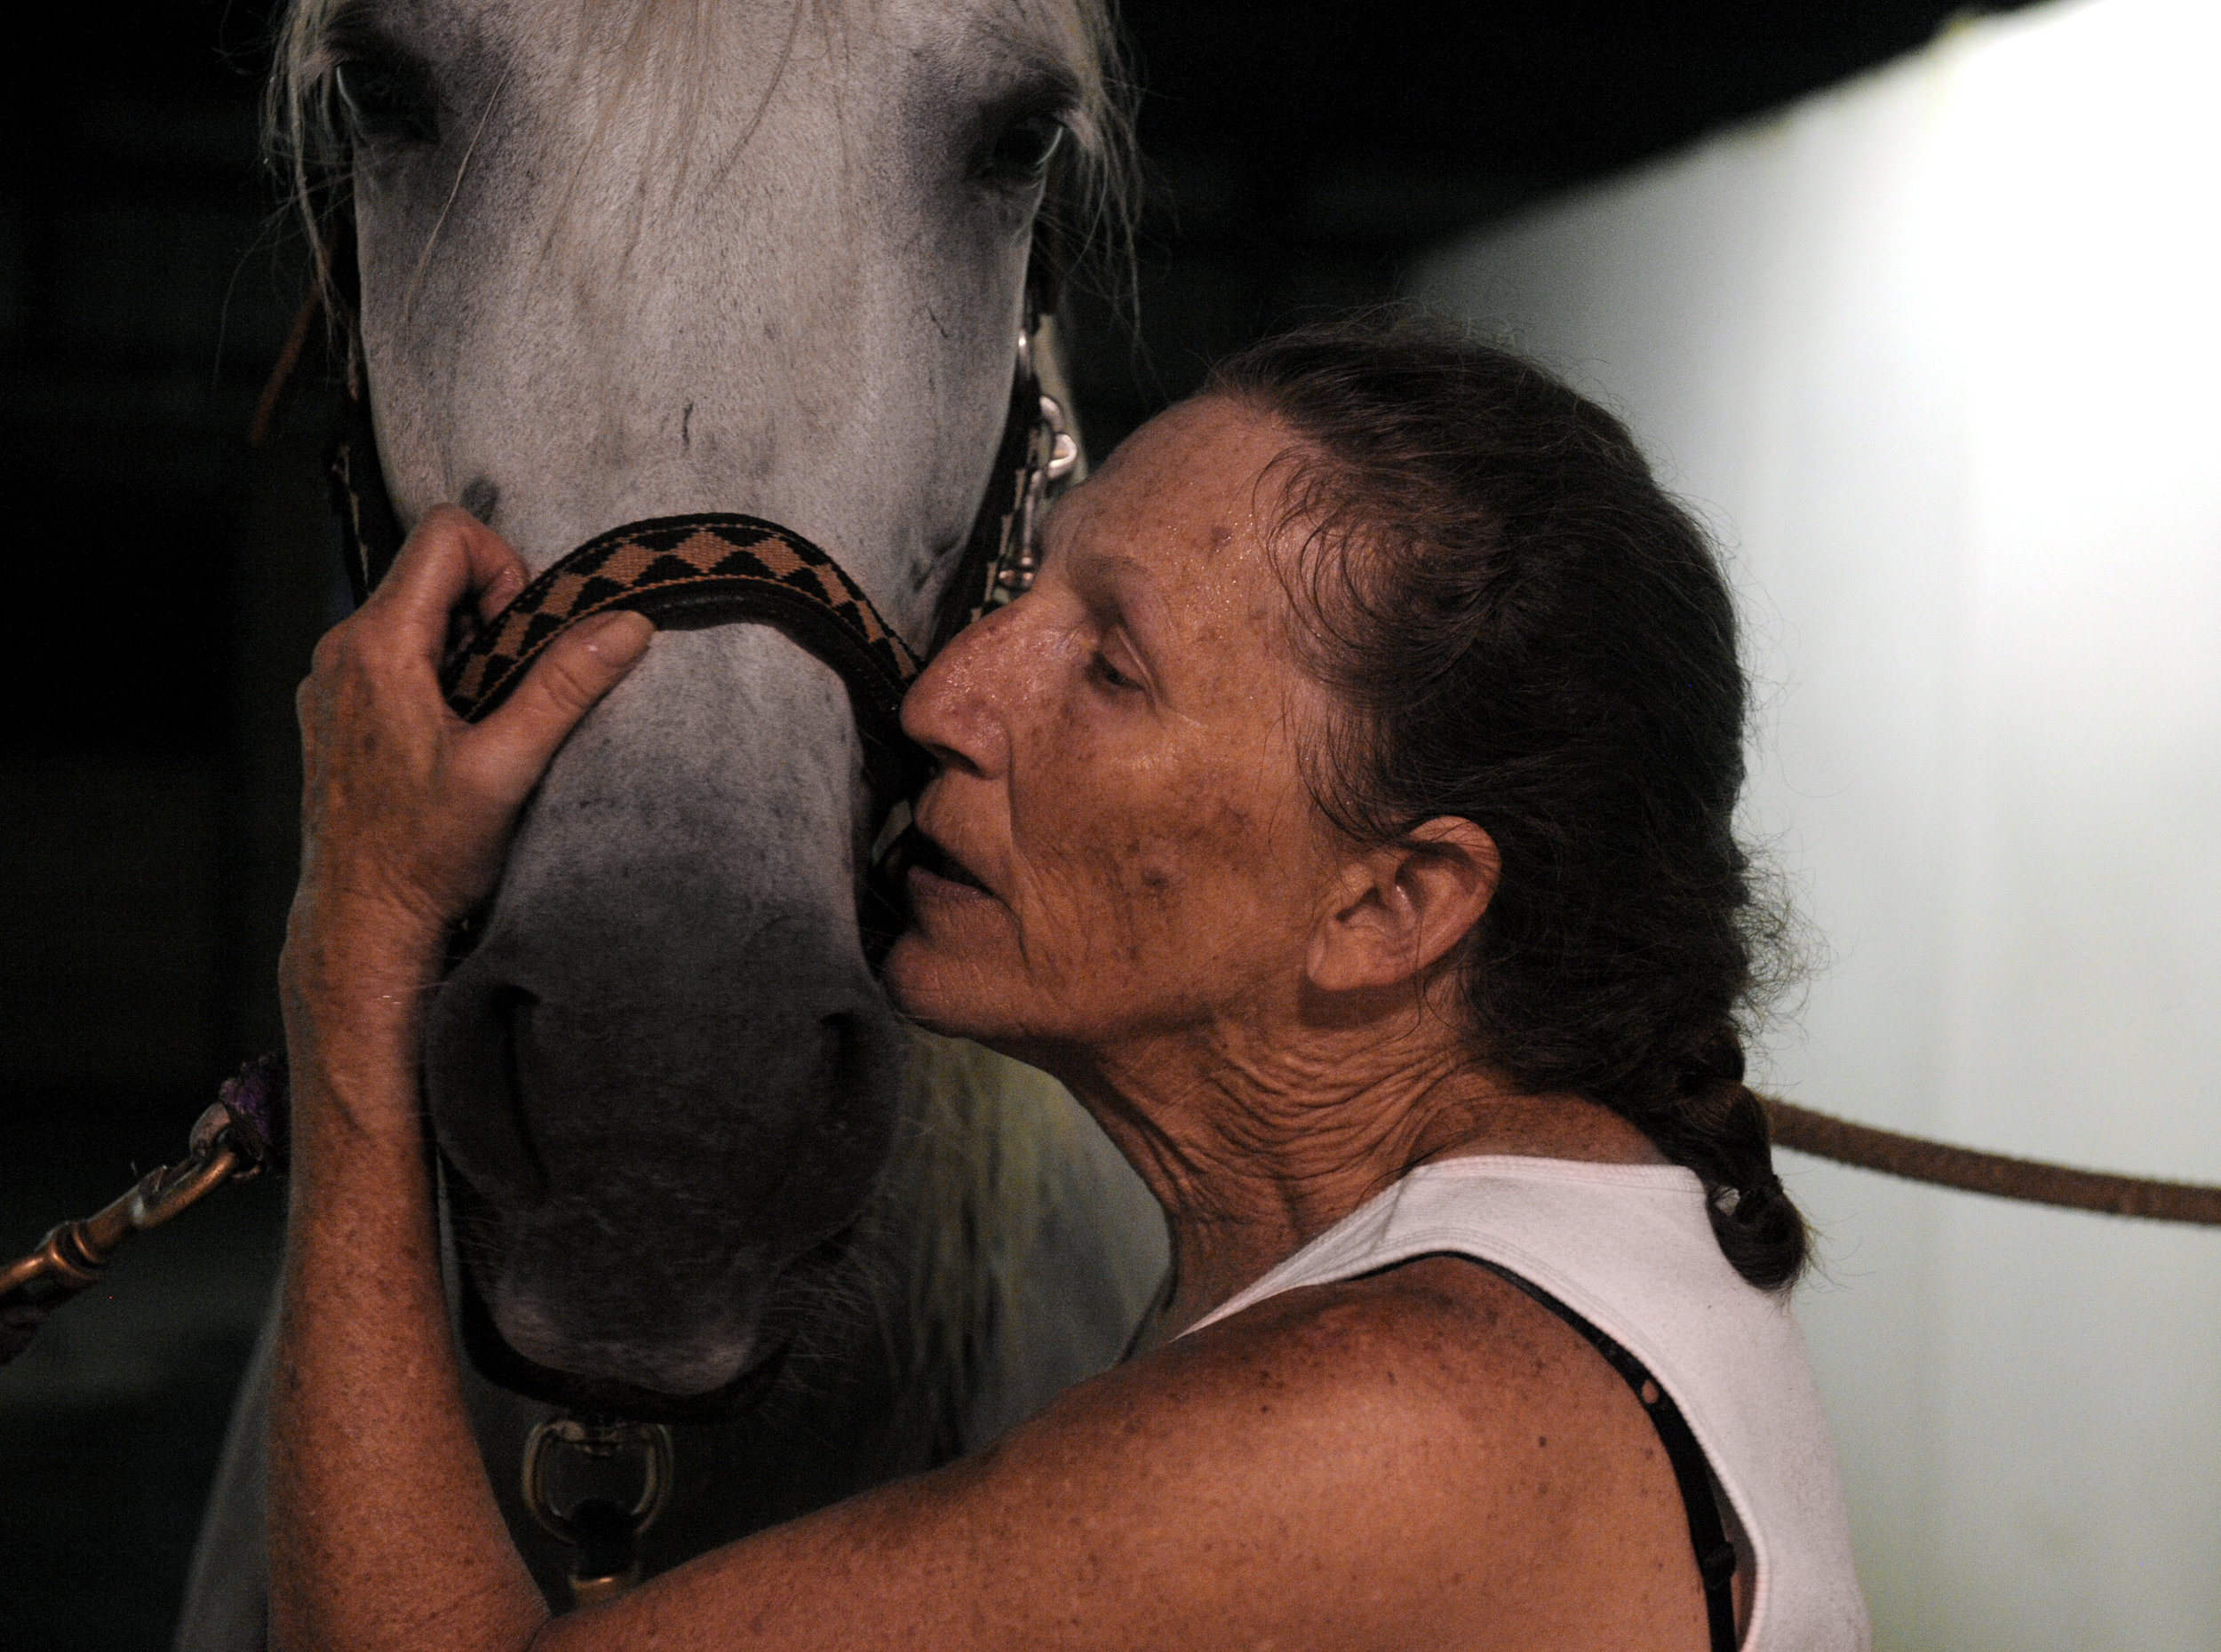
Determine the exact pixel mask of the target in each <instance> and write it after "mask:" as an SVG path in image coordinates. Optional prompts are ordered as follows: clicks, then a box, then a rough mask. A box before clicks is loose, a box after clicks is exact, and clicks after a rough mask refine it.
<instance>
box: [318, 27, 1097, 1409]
mask: <svg viewBox="0 0 2221 1652" xmlns="http://www.w3.org/2000/svg"><path fill="white" fill-rule="evenodd" d="M1105 40H1106V21H1105V19H1104V17H1103V14H1102V12H1100V11H1099V10H1098V9H1096V0H869V3H865V0H852V3H851V4H845V5H844V4H837V3H835V0H822V3H821V0H755V3H751V4H729V3H725V4H720V3H717V0H622V3H621V4H586V3H585V0H503V3H497V0H299V4H297V6H296V9H295V11H294V12H292V13H291V16H290V18H289V20H288V23H287V26H286V32H285V35H284V36H283V53H282V62H281V72H280V74H279V75H278V77H277V80H276V82H275V93H274V96H275V99H277V100H278V102H277V107H276V111H275V112H276V115H277V124H278V126H279V128H280V130H281V131H285V132H289V133H290V134H291V137H292V139H293V140H294V147H295V149H296V152H297V153H298V154H299V155H301V156H302V157H303V159H302V162H301V170H300V171H299V182H300V183H301V185H302V187H303V189H304V192H305V193H306V195H309V196H311V197H314V195H316V193H317V192H318V190H319V189H320V188H330V189H331V190H333V191H334V194H333V195H332V196H331V197H330V199H331V200H332V202H334V203H336V206H337V209H338V212H339V213H340V215H341V221H342V222H343V224H345V225H346V226H347V227H350V228H351V236H349V237H347V238H346V239H335V240H333V241H331V242H328V243H327V244H330V245H334V246H338V247H340V248H342V249H343V250H344V248H345V247H346V245H347V244H348V243H349V242H350V241H351V244H352V247H353V251H354V258H353V264H354V268H353V269H352V270H350V269H348V268H346V267H344V264H345V260H344V259H342V260H340V261H339V263H338V266H336V267H334V268H333V269H332V271H331V274H332V278H333V280H334V282H335V284H336V285H337V286H338V287H339V288H340V289H341V290H342V293H343V297H346V296H351V297H352V299H353V302H352V305H351V306H349V308H350V313H351V318H352V320H351V325H352V328H353V332H352V335H351V344H352V347H353V349H354V364H355V368H356V370H358V371H359V373H360V374H361V375H362V377H363V379H364V380H365V381H366V382H367V385H368V390H369V393H370V401H371V404H372V407H373V409H374V412H375V421H376V430H377V445H378V457H379V460H380V464H381V466H382V469H383V473H384V476H385V479H386V484H387V488H388V490H389V492H390V494H391V496H392V500H393V503H394V509H395V511H396V512H397V514H398V516H399V518H400V520H401V521H402V524H403V525H404V526H405V525H406V524H408V523H410V522H413V521H414V520H415V519H416V518H417V517H418V516H419V515H421V514H422V512H425V511H426V510H427V509H428V508H429V507H431V506H432V505H434V504H437V503H440V502H442V501H446V500H456V501H459V502H461V503H462V504H465V505H466V506H467V507H468V508H470V509H471V510H473V511H474V512H476V513H477V514H478V515H480V516H481V517H482V518H484V519H485V520H488V521H490V523H492V525H493V526H495V527H496V528H498V529H499V530H500V531H501V532H502V533H503V534H504V535H505V536H507V537H508V538H509V539H510V540H511V542H512V543H513V544H516V546H517V547H518V549H519V550H520V551H521V552H522V554H523V555H524V558H525V560H526V561H527V563H528V564H529V566H530V567H531V568H533V570H534V571H535V572H537V571H538V570H540V569H541V568H545V567H546V566H547V565H549V564H550V563H552V562H553V561H554V560H557V559H558V558H560V557H561V556H562V555H563V553H565V552H567V551H569V549H571V548H572V547H573V546H574V545H577V544H580V543H581V542H583V541H585V540H586V539H587V538H589V537H591V536H593V535H595V534H597V533H600V532H601V531H603V530H605V529H608V528H612V527H614V526H617V524H620V523H624V522H628V521H632V520H637V519H641V518H646V517H653V516H664V515H671V514H676V513H681V512H712V511H715V512H748V513H752V514H753V515H756V516H760V517H766V518H769V519H772V520H776V521H777V522H779V523H781V524H784V525H785V526H786V527H788V528H792V529H794V530H796V531H797V532H799V533H800V534H801V535H803V536H806V537H807V538H808V539H810V540H812V541H814V542H815V543H816V544H818V545H821V546H823V547H824V548H825V549H826V550H828V551H830V552H832V554H833V555H834V556H835V557H836V558H837V559H838V560H839V561H840V564H841V565H842V566H843V567H844V568H846V569H847V570H848V573H849V574H850V575H851V576H853V577H854V578H855V579H856V581H857V582H858V583H859V584H861V585H862V586H863V587H864V590H865V591H866V592H868V594H869V595H870V597H871V599H872V601H873V603H874V604H875V605H876V606H877V607H878V608H879V609H880V612H881V613H882V614H883V615H885V616H887V618H888V620H889V621H890V622H891V623H893V624H894V625H895V627H896V629H897V630H899V631H902V632H903V633H904V636H905V637H906V638H907V639H909V640H910V642H911V644H912V645H913V646H916V647H920V648H922V647H924V646H925V645H926V644H927V642H928V640H929V632H930V631H931V629H932V624H933V616H934V615H935V610H936V606H937V604H938V603H939V602H940V600H942V598H943V593H944V588H945V587H946V585H947V584H948V581H949V579H950V576H951V571H952V569H953V568H954V567H955V565H956V563H957V562H958V561H959V551H960V549H961V547H962V546H963V544H964V543H965V542H966V540H967V537H968V536H969V534H970V532H971V529H972V525H973V520H974V517H975V512H977V511H978V509H979V508H980V505H981V498H982V494H983V490H984V489H985V488H986V485H987V482H988V479H989V475H990V473H991V469H992V467H993V465H994V463H995V456H996V452H997V449H998V445H999V441H1000V440H1001V437H1002V434H1003V428H1004V421H1005V414H1006V410H1007V408H1008V407H1009V405H1010V397H1011V385H1012V374H1013V370H1014V363H1015V347H1016V344H1017V341H1018V338H1019V334H1020V331H1021V329H1022V327H1023V314H1024V309H1025V305H1026V297H1025V295H1026V289H1027V282H1028V279H1029V258H1030V252H1031V250H1033V248H1034V246H1035V242H1036V239H1037V230H1038V228H1039V224H1040V215H1041V211H1042V205H1043V201H1044V196H1045V194H1047V193H1049V192H1052V191H1058V190H1071V189H1074V188H1075V181H1076V180H1080V179H1085V178H1086V177H1087V175H1088V173H1089V171H1090V169H1091V168H1094V167H1096V166H1098V165H1100V163H1102V161H1103V157H1104V155H1106V153H1107V152H1108V150H1109V148H1110V146H1111V145H1112V143H1113V141H1114V138H1115V122H1114V119H1113V113H1112V110H1111V107H1110V99H1109V95H1108V93H1107V92H1106V82H1105V76H1104V72H1103V62H1104V57H1103V53H1104V47H1105ZM320 157H321V161H322V167H323V170H322V171H320V170H319V159H320ZM1035 276H1036V278H1037V279H1038V277H1039V268H1038V259H1037V260H1036V268H1035ZM358 277H359V280H358ZM350 284H353V285H354V292H353V293H352V295H347V294H346V288H347V287H348V286H349V285H350ZM863 755H864V754H863V751H862V748H861V746H860V743H859V737H858V735H857V733H856V728H855V727H854V724H853V722H852V719H851V715H850V709H849V703H848V696H847V692H846V690H845V688H844V686H843V683H842V681H841V679H840V678H839V677H838V676H837V675H836V674H835V673H834V671H832V670H831V669H830V668H829V667H827V666H826V665H825V664H824V663H821V662H820V661H819V660H818V659H816V658H815V657H813V656H812V655H810V654H808V653H807V652H805V651H804V650H803V649H802V648H801V647H798V646H797V645H796V644H795V643H794V642H793V641H792V640H790V639H789V638H788V637H786V636H785V635H784V634H782V633H781V632H780V631H776V630H771V629H768V628H766V627H764V626H761V625H752V624H748V625H728V626H722V627H719V628H716V629H704V630H691V631H689V630H667V631H664V632H663V633H661V634H659V635H658V637H657V640H656V642H655V644H654V647H652V649H651V651H650V653H649V656H648V658H647V659H646V660H645V661H644V662H643V663H642V664H641V666H640V668H639V669H638V670H637V671H635V672H634V673H633V676H632V677H631V678H630V679H628V680H627V681H626V682H625V684H624V685H623V687H620V688H619V689H618V690H617V692H616V693H615V694H614V695H611V696H610V697H609V700H608V701H607V702H606V703H604V704H602V705H601V707H600V708H598V709H597V710H596V711H594V712H593V715H592V716H591V717H590V718H589V719H587V720H586V722H585V724H584V725H583V726H582V727H580V728H579V730H578V731H577V734H576V735H574V736H573V738H572V739H571V741H570V743H569V745H568V746H567V747H566V748H565V749H564V751H563V752H562V754H561V757H560V758H558V759H557V761H556V763H555V766H554V767H553V770H552V771H551V772H550V773H549V774H548V776H547V778H546V780H545V783H544V784H543V785H542V787H541V788H540V790H539V792H538V794H537V797H536V798H534V800H533V802H532V803H531V805H530V806H529V809H528V810H527V812H526V814H525V816H524V818H523V820H522V822H521V826H520V829H519V830H518V834H517V837H516V840H515V844H514V846H513V850H512V852H511V854H510V858H509V862H508V865H507V869H506V871H505V876H504V878H503V880H502V883H501V886H500V887H499V889H498V893H497V894H496V896H495V898H494V900H493V901H492V903H491V905H490V909H488V910H487V911H486V913H485V914H483V916H482V919H481V921H480V922H479V924H478V925H477V927H476V941H475V944H474V947H473V948H472V949H471V950H470V951H469V952H468V954H467V956H466V957H465V958H464V959H463V961H462V962H461V963H460V964H459V965H458V966H457V967H456V968H455V969H454V971H453V972H452V973H451V974H450V976H449V978H448V979H447V981H446V982H445V984H444V986H443V987H442V989H441V991H440V993H439V996H438V998H437V1000H436V1002H435V1003H434V1006H433V1009H432V1013H431V1016H430V1025H429V1033H428V1038H427V1047H426V1092H427V1095H428V1099H429V1105H430V1108H431V1114H432V1117H433V1121H434V1129H435V1132H436V1134H437V1137H438V1140H439V1144H440V1147H441V1148H442V1156H443V1159H444V1164H445V1165H446V1168H447V1182H446V1185H447V1189H448V1193H449V1195H450V1198H449V1209H450V1218H451V1221H452V1224H453V1234H454V1240H455V1251H456V1254H457V1256H458V1259H459V1262H460V1265H461V1268H462V1271H463V1273H464V1275H465V1276H466V1282H467V1283H468V1286H469V1287H470V1292H469V1294H470V1295H471V1296H472V1297H473V1298H474V1299H475V1300H476V1301H478V1302H482V1305H483V1309H484V1311H485V1313H486V1314H487V1315H488V1316H490V1323H491V1325H492V1326H493V1327H494V1328H495V1329H496V1330H498V1342H499V1343H500V1344H503V1345H505V1346H506V1348H507V1349H508V1350H511V1351H513V1353H514V1354H521V1355H522V1356H523V1358H524V1361H525V1362H529V1366H528V1369H529V1367H533V1366H536V1367H538V1368H541V1370H540V1371H539V1373H538V1375H539V1376H540V1377H542V1378H548V1379H549V1380H551V1381H553V1380H554V1378H553V1377H551V1376H550V1374H552V1373H560V1374H562V1384H563V1385H564V1386H565V1391H566V1392H567V1393H569V1394H571V1395H572V1396H573V1397H574V1398H578V1399H582V1400H584V1401H587V1402H593V1403H596V1404H600V1405H604V1406H609V1407H615V1408H619V1409H630V1410H635V1411H639V1412H646V1411H651V1410H654V1409H655V1406H656V1404H657V1402H658V1400H659V1399H662V1400H668V1399H669V1398H671V1397H672V1396H702V1395H707V1394H715V1393H718V1392H720V1391H725V1390H728V1389H729V1388H730V1387H732V1386H734V1385H736V1384H738V1383H743V1382H744V1381H745V1379H746V1378H747V1376H748V1374H749V1373H751V1372H752V1371H755V1370H760V1369H761V1368H762V1367H763V1366H764V1365H765V1364H766V1362H767V1361H768V1359H769V1357H770V1355H771V1354H773V1353H774V1352H775V1351H776V1350H775V1344H776V1337H775V1336H773V1335H772V1334H770V1333H769V1332H768V1330H767V1314H768V1312H769V1311H770V1309H771V1307H772V1305H773V1304H774V1303H775V1301H776V1299H777V1296H778V1287H779V1285H780V1283H781V1281H782V1280H783V1279H784V1278H786V1277H788V1276H790V1275H791V1274H792V1271H793V1269H794V1266H795V1264H796V1262H797V1260H798V1259H800V1258H803V1257H805V1256H806V1255H808V1254H810V1253H812V1252H813V1251H816V1250H817V1249H819V1248H820V1247H823V1246H824V1244H825V1243H826V1242H827V1241H828V1240H830V1239H832V1237H833V1236H835V1235H839V1234H840V1233H841V1232H842V1230H843V1229H844V1228H845V1227H847V1226H848V1224H849V1223H850V1222H851V1221H852V1220H853V1219H855V1217H856V1212H857V1211H858V1210H859V1209H860V1208H861V1206H862V1204H863V1203H864V1199H865V1197H866V1195H867V1194H868V1192H869V1190H870V1189H871V1187H872V1183H873V1181H874V1179H875V1178H876V1177H877V1176H878V1175H879V1174H880V1171H881V1168H882V1166H883V1164H884V1163H885V1161H886V1158H887V1156H888V1151H889V1145H890V1142H891V1141H892V1140H893V1139H894V1134H895V1130H896V1114H897V1109H898V1107H899V1105H900V1099H901V1094H902V1090H903V1085H902V1080H901V1055H902V1049H903V1036H902V1029H901V1028H900V1026H899V1023H898V1021H897V1020H896V1017H895V1015H894V1013H893V1012H892V1011H891V1010H890V1008H889V1006H888V1004H887V1002H886V1000H885V998H884V997H882V996H881V994H880V990H879V989H878V986H877V984H876V983H875V981H873V979H872V973H871V971H870V970H869V968H868V967H867V965H866V963H865V959H864V951H863V949H862V945H861V942H860V939H859V929H858V920H857V898H858V888H859V877H860V870H861V868H862V866H863V864H864V858H865V854H866V850H867V843H866V838H867V835H868V833H869V831H870V830H871V828H872V809H871V807H870V791H869V788H868V786H867V784H866V782H865V778H864V764H863Z"/></svg>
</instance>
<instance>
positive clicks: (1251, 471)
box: [1050, 397, 1291, 595]
mask: <svg viewBox="0 0 2221 1652" xmlns="http://www.w3.org/2000/svg"><path fill="white" fill-rule="evenodd" d="M1290 441H1291V438H1290V435H1289V433H1288V432H1287V431H1286V429H1285V428H1284V427H1282V426H1281V425H1278V424H1277V423H1276V422H1275V421H1273V420H1271V419H1270V418H1269V417H1266V416H1264V415H1262V414H1261V413H1258V412H1256V411H1254V410H1253V409H1249V408H1246V407H1245V406H1243V405H1241V404H1240V403H1238V402H1235V401H1229V400H1226V399H1223V398H1216V397H1214V398H1210V399H1198V400H1197V401H1187V402H1182V404H1180V405H1179V406H1177V407H1175V408H1173V409H1169V410H1168V411H1166V412H1164V413H1161V414H1159V415H1158V417H1155V418H1153V419H1151V420H1150V422H1149V423H1148V424H1146V425H1142V428H1141V429H1139V430H1137V431H1136V432H1134V434H1133V435H1132V436H1130V437H1128V438H1127V439H1126V441H1125V442H1124V443H1122V444H1121V445H1120V446H1119V448H1118V450H1117V451H1116V452H1114V453H1113V454H1112V455H1111V456H1110V460H1109V461H1108V462H1107V463H1106V464H1105V465H1103V468H1102V469H1101V470H1100V471H1098V472H1097V473H1095V476H1094V477H1093V478H1092V479H1090V481H1088V482H1087V485H1086V486H1084V487H1082V488H1079V489H1077V490H1076V491H1075V492H1074V493H1072V494H1071V496H1069V497H1068V498H1067V499H1065V500H1064V501H1063V502H1062V503H1061V504H1059V505H1058V507H1057V510H1056V513H1055V518H1053V519H1052V523H1051V530H1050V531H1051V534H1052V536H1053V537H1054V538H1055V539H1057V540H1061V541H1063V544H1061V545H1060V547H1059V548H1060V549H1063V550H1066V551H1068V552H1071V554H1073V555H1075V556H1076V557H1079V558H1089V557H1103V556H1117V557H1118V558H1120V559H1122V560H1130V561H1131V562H1133V563H1134V564H1135V565H1136V567H1137V568H1138V569H1139V570H1140V571H1142V573H1144V574H1145V575H1146V576H1148V577H1149V578H1150V582H1151V583H1152V584H1158V585H1160V586H1163V587H1165V588H1166V594H1168V595H1169V594H1172V593H1173V591H1174V590H1175V589H1179V590H1183V591H1185V592H1187V593H1189V594H1192V595H1201V594H1202V593H1203V591H1204V589H1205V588H1206V587H1211V586H1218V585H1229V586H1238V587H1241V588H1243V589H1244V590H1247V589H1248V588H1250V587H1251V586H1252V585H1253V584H1254V582H1255V581H1256V579H1257V578H1258V577H1259V576H1263V577H1264V578H1265V579H1266V580H1268V581H1270V582H1271V583H1273V584H1275V585H1276V586H1277V581H1272V580H1271V569H1270V559H1269V557H1268V554H1267V553H1268V551H1269V548H1270V546H1269V539H1270V534H1271V532H1272V531H1273V529H1274V528H1275V526H1276V516H1277V511H1276V506H1277V504H1278V483H1279V474H1278V473H1279V468H1280V467H1278V466H1276V465H1275V464H1274V461H1275V460H1276V459H1278V458H1279V457H1281V456H1282V455H1283V454H1284V453H1286V451H1287V449H1288V446H1289V443H1290ZM1258 589H1262V586H1259V587H1258Z"/></svg>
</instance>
